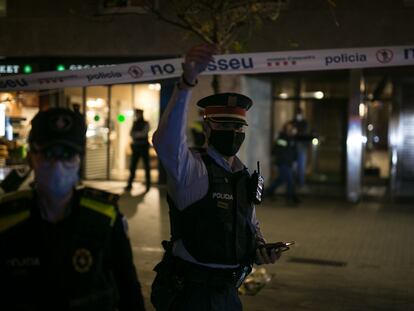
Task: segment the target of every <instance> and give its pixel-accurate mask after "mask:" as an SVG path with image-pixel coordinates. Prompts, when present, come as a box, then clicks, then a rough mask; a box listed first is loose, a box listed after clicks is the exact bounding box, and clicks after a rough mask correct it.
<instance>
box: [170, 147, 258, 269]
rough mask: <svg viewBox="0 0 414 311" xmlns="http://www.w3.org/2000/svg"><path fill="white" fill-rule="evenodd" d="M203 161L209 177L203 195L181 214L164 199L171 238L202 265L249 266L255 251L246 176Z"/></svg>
mask: <svg viewBox="0 0 414 311" xmlns="http://www.w3.org/2000/svg"><path fill="white" fill-rule="evenodd" d="M203 161H204V163H205V165H206V168H207V171H208V178H209V190H208V192H207V194H206V195H205V196H204V197H203V198H202V199H201V200H199V201H197V202H195V203H193V204H192V205H190V206H189V207H187V208H186V209H184V210H182V211H179V210H178V209H177V208H176V207H175V205H174V203H173V201H172V200H171V199H170V198H168V202H169V205H170V219H171V235H172V239H173V240H177V239H182V241H183V244H184V246H185V248H186V249H187V250H188V251H189V253H190V254H191V255H192V256H193V257H194V258H195V259H196V260H197V261H199V262H202V263H216V264H228V265H234V264H250V263H251V262H252V258H253V257H252V256H254V252H255V249H256V235H255V233H256V232H255V228H254V227H253V225H252V213H253V204H252V203H251V202H250V200H249V198H248V193H249V191H248V189H249V183H250V175H249V173H248V172H247V169H245V170H242V171H239V172H236V173H231V172H228V171H226V170H225V169H224V168H222V167H221V166H219V165H218V164H216V163H215V162H214V160H213V159H212V158H211V157H209V156H208V155H207V154H205V155H203Z"/></svg>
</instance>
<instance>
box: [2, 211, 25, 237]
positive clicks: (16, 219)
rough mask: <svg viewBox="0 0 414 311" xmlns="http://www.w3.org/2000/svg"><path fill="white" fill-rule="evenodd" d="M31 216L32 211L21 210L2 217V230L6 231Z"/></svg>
mask: <svg viewBox="0 0 414 311" xmlns="http://www.w3.org/2000/svg"><path fill="white" fill-rule="evenodd" d="M29 217H30V211H29V210H26V211H21V212H18V213H15V214H12V215H7V216H3V217H1V218H0V232H4V231H6V230H8V229H10V228H11V227H14V226H15V225H17V224H19V223H21V222H23V221H25V220H26V219H28V218H29Z"/></svg>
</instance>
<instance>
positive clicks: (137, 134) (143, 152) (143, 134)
mask: <svg viewBox="0 0 414 311" xmlns="http://www.w3.org/2000/svg"><path fill="white" fill-rule="evenodd" d="M136 112H139V113H141V114H143V113H144V111H143V110H141V109H136ZM148 131H149V124H148V122H147V121H145V120H144V119H140V120H136V121H134V124H133V125H132V128H131V132H130V134H131V137H132V144H131V149H132V155H131V163H130V166H129V178H128V184H127V186H126V189H127V190H129V189H131V188H132V183H133V182H134V179H135V172H136V169H137V165H138V161H139V159H140V158H142V160H143V162H144V169H145V185H146V189H147V191H148V190H149V188H150V186H151V174H150V158H149V143H148Z"/></svg>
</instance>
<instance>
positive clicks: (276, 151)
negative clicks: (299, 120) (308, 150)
mask: <svg viewBox="0 0 414 311" xmlns="http://www.w3.org/2000/svg"><path fill="white" fill-rule="evenodd" d="M295 135H296V128H295V126H294V124H293V122H288V123H286V124H285V125H284V126H283V129H282V132H281V133H280V135H279V137H278V138H277V140H276V142H275V144H274V145H273V148H272V154H273V156H274V158H275V163H276V165H277V168H278V177H277V178H276V179H275V180H273V181H272V182H271V183H270V186H269V188H268V189H267V190H266V193H267V195H269V196H272V195H273V193H274V192H275V191H276V189H277V188H278V187H279V186H281V185H283V184H286V186H287V187H286V196H287V199H288V202H289V203H298V202H299V199H298V197H297V196H296V190H295V180H294V176H293V169H292V166H293V163H294V162H295V161H296V156H297V149H296V148H297V147H296V140H295Z"/></svg>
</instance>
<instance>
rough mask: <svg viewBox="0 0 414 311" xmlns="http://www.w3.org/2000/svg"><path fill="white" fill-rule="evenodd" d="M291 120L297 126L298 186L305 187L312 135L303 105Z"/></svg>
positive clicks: (296, 110)
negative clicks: (310, 134)
mask: <svg viewBox="0 0 414 311" xmlns="http://www.w3.org/2000/svg"><path fill="white" fill-rule="evenodd" d="M291 122H292V124H293V126H294V127H295V128H296V149H297V154H296V161H295V164H296V165H295V171H296V177H297V178H296V179H297V184H298V186H299V187H303V186H304V185H305V177H306V167H307V160H308V148H309V142H310V138H309V137H310V136H309V134H308V131H309V123H308V121H307V120H306V119H305V117H304V115H303V110H302V108H301V107H297V108H296V109H295V117H294V118H293V120H292V121H291Z"/></svg>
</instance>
